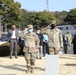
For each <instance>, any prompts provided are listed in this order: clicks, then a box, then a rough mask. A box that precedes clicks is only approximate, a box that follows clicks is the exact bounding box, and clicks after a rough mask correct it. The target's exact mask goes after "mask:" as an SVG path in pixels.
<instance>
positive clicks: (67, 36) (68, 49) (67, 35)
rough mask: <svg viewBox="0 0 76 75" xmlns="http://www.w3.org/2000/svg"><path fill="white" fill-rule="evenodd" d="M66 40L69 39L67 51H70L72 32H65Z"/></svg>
mask: <svg viewBox="0 0 76 75" xmlns="http://www.w3.org/2000/svg"><path fill="white" fill-rule="evenodd" d="M65 40H67V45H66V49H67V50H66V51H67V52H70V48H71V43H72V35H71V34H70V32H67V34H65Z"/></svg>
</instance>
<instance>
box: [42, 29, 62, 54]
mask: <svg viewBox="0 0 76 75" xmlns="http://www.w3.org/2000/svg"><path fill="white" fill-rule="evenodd" d="M41 33H42V34H43V33H46V34H47V35H48V47H49V48H54V49H55V50H56V51H57V50H58V51H59V50H60V48H61V47H63V38H62V32H61V30H60V29H58V28H55V29H46V30H44V29H43V30H42V32H41ZM55 50H54V51H55ZM49 51H50V50H49ZM54 53H55V52H54ZM50 54H51V52H50ZM57 54H58V53H57Z"/></svg>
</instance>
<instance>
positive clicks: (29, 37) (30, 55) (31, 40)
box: [20, 32, 39, 68]
mask: <svg viewBox="0 0 76 75" xmlns="http://www.w3.org/2000/svg"><path fill="white" fill-rule="evenodd" d="M20 36H21V37H23V38H24V39H25V47H24V50H23V51H24V53H25V59H26V63H27V68H28V67H30V68H34V66H35V60H36V50H37V49H36V48H37V47H38V46H39V38H38V36H37V35H36V34H35V33H34V32H32V33H27V34H20Z"/></svg>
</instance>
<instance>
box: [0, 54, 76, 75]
mask: <svg viewBox="0 0 76 75" xmlns="http://www.w3.org/2000/svg"><path fill="white" fill-rule="evenodd" d="M59 64H60V66H59V67H60V75H76V55H71V54H69V55H60V60H59ZM26 70H27V69H26V62H25V59H24V57H22V56H19V57H18V59H15V58H14V56H13V59H9V57H0V75H26ZM32 75H34V74H32ZM35 75H45V58H44V57H43V58H42V60H36V70H35Z"/></svg>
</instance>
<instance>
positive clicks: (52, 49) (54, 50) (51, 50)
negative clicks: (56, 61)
mask: <svg viewBox="0 0 76 75" xmlns="http://www.w3.org/2000/svg"><path fill="white" fill-rule="evenodd" d="M49 54H50V55H56V54H59V50H56V49H55V48H53V47H52V48H49Z"/></svg>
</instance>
